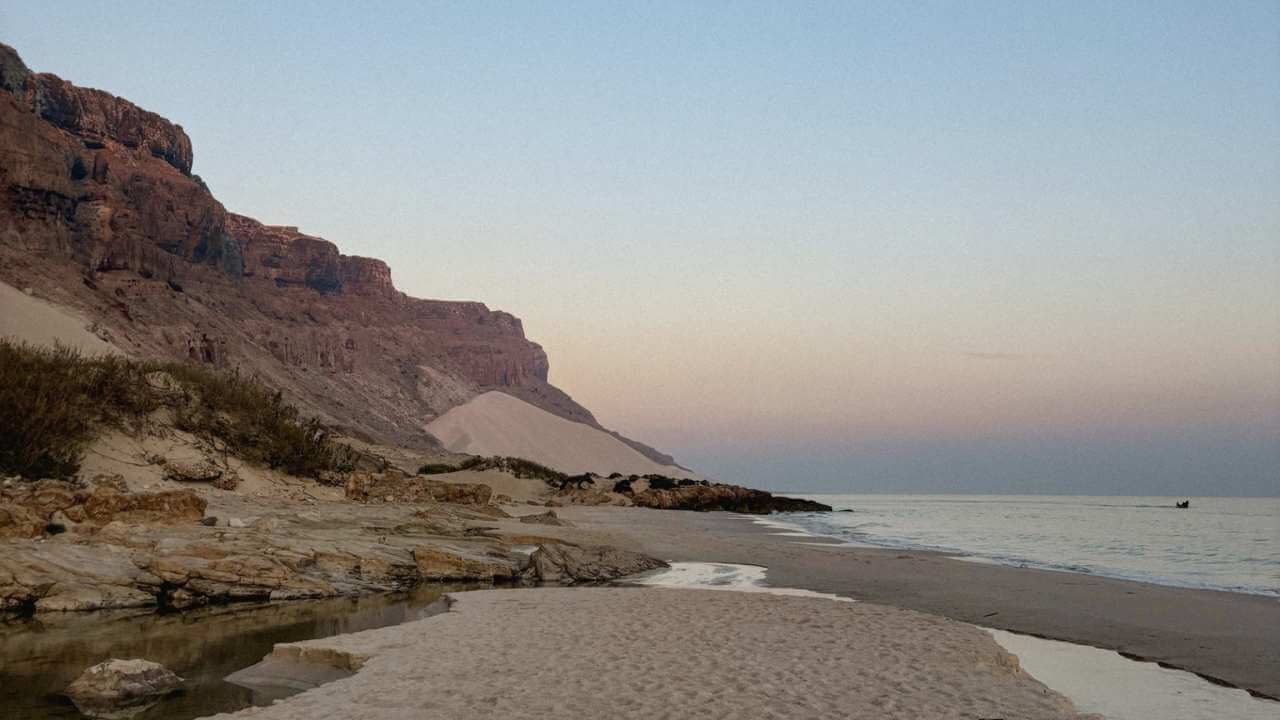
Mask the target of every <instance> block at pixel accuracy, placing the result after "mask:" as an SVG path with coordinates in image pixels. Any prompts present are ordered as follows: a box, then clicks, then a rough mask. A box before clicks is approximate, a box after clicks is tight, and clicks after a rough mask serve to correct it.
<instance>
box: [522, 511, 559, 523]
mask: <svg viewBox="0 0 1280 720" xmlns="http://www.w3.org/2000/svg"><path fill="white" fill-rule="evenodd" d="M520 522H522V523H529V524H530V525H561V526H568V525H569V522H568V521H567V520H561V519H560V518H559V517H558V516H557V515H556V511H555V510H548V511H546V512H544V513H539V514H537V515H525V516H523V517H521V518H520Z"/></svg>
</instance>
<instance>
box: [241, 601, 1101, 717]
mask: <svg viewBox="0 0 1280 720" xmlns="http://www.w3.org/2000/svg"><path fill="white" fill-rule="evenodd" d="M453 597H455V598H456V600H457V604H456V605H455V606H454V607H453V609H452V610H451V611H450V612H448V613H445V614H443V615H439V616H437V617H434V618H429V619H426V620H420V621H418V622H414V623H409V624H406V625H399V626H395V627H389V628H382V629H380V630H370V631H366V632H361V633H355V634H351V635H339V636H337V637H332V638H326V639H323V640H312V641H308V642H304V643H297V644H295V645H294V647H297V646H302V647H306V648H310V649H311V650H309V651H308V652H307V653H306V654H307V655H310V656H311V657H313V658H314V659H316V660H318V661H321V662H333V661H334V660H341V659H346V658H350V659H353V660H356V663H355V664H358V663H359V661H360V660H362V659H363V658H366V657H367V658H368V660H367V662H364V663H363V668H361V669H360V670H359V672H357V673H356V674H355V675H353V676H352V677H349V678H346V679H343V680H338V681H336V682H333V683H330V684H328V685H323V686H321V687H319V688H316V689H313V690H309V691H307V692H305V693H303V694H301V695H296V696H294V697H291V698H289V699H287V700H284V701H282V702H278V703H276V704H275V705H273V706H271V707H264V708H252V709H248V710H244V711H242V712H239V713H236V714H235V715H234V717H243V718H251V717H252V718H271V719H273V720H291V719H294V718H297V719H300V720H301V719H306V720H320V719H321V718H345V719H351V720H362V719H367V720H382V719H386V720H392V719H396V720H399V719H401V718H403V719H404V720H408V719H409V718H423V719H424V720H425V719H427V718H451V719H455V720H462V719H464V718H512V719H518V718H673V719H674V718H778V719H782V718H812V719H814V720H820V719H823V718H832V719H835V718H842V719H843V718H868V719H870V718H875V719H876V720H884V719H888V718H911V719H912V720H915V719H916V718H937V719H943V718H1020V719H1022V720H1032V719H1035V718H1046V719H1047V718H1061V719H1063V720H1065V719H1067V718H1074V717H1077V716H1076V713H1075V712H1074V710H1073V709H1072V707H1071V704H1070V703H1069V701H1067V700H1066V699H1065V698H1063V697H1062V696H1060V695H1058V694H1057V693H1054V692H1053V691H1051V690H1049V689H1048V688H1046V687H1045V686H1044V685H1042V684H1040V683H1039V682H1038V681H1036V680H1035V679H1034V678H1032V677H1030V676H1029V675H1027V674H1025V673H1023V672H1020V671H1019V670H1018V666H1017V659H1016V658H1014V657H1013V656H1012V655H1010V654H1008V653H1006V652H1005V651H1003V650H1001V649H1000V648H999V646H997V645H996V643H995V642H994V641H993V640H992V639H991V637H990V636H989V635H987V634H986V633H985V632H983V631H982V630H980V629H978V628H975V627H973V626H971V625H965V624H963V623H957V622H953V621H950V620H945V619H943V618H939V617H934V616H930V615H922V614H920V613H915V612H911V611H909V610H900V609H897V608H891V607H885V606H882V605H871V604H867V603H838V602H832V601H830V600H825V599H815V598H801V597H779V596H774V595H759V594H751V593H727V592H707V591H705V590H672V589H665V588H663V589H657V588H644V589H640V588H572V589H563V588H543V589H537V590H486V591H479V592H467V593H458V594H455V595H454V596H453ZM288 647H289V646H277V649H276V651H275V652H276V653H282V652H287V650H286V648H288ZM295 654H297V653H295ZM219 717H225V716H219Z"/></svg>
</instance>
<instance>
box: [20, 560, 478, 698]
mask: <svg viewBox="0 0 1280 720" xmlns="http://www.w3.org/2000/svg"><path fill="white" fill-rule="evenodd" d="M480 587H487V586H484V585H422V586H420V587H419V588H417V589H415V590H414V591H412V592H409V593H399V594H392V595H367V596H362V597H353V598H329V599H324V600H295V601H290V602H277V603H236V604H231V605H219V606H214V607H207V608H202V609H198V610H189V611H186V612H180V613H165V614H159V613H155V612H135V611H102V612H89V613H47V614H40V615H36V616H34V617H12V616H10V617H0V708H3V712H0V715H3V716H4V718H5V719H6V720H35V719H36V718H40V719H44V718H82V717H83V716H82V715H81V714H80V713H79V712H78V711H77V710H76V708H75V706H73V705H72V704H71V701H70V700H68V699H67V698H66V697H65V696H64V695H62V691H63V690H65V689H66V687H67V685H70V684H71V681H72V680H75V679H76V677H77V676H79V675H80V673H81V672H83V671H84V669H85V668H87V667H89V666H91V665H95V664H97V663H99V662H102V661H103V660H109V659H111V658H145V659H147V660H153V661H155V662H158V663H161V664H163V665H165V666H166V667H168V668H169V669H171V670H173V671H174V672H176V673H177V674H178V675H180V676H182V677H183V678H184V679H185V681H186V682H184V683H183V688H182V690H181V691H179V692H178V693H177V694H175V695H173V696H171V697H169V698H167V699H165V700H164V701H163V702H161V703H160V704H158V705H156V706H154V707H152V708H150V709H148V710H146V711H145V712H142V713H140V714H138V715H136V716H134V718H135V720H160V719H161V718H164V720H188V719H189V718H195V717H200V716H202V715H211V714H214V713H218V712H227V711H231V710H238V709H240V708H244V707H248V706H250V705H266V704H270V702H271V700H272V697H270V696H264V695H260V694H258V693H255V692H254V691H252V690H249V689H248V688H243V687H239V686H237V685H233V684H231V683H229V682H226V681H225V680H223V678H225V677H226V676H227V675H229V674H231V673H233V672H235V671H236V670H239V669H241V668H244V667H248V666H250V665H253V664H254V663H256V662H258V661H259V660H261V659H262V658H263V656H264V655H266V654H267V653H268V652H270V650H271V647H272V646H273V645H274V644H276V643H281V642H295V641H298V640H308V639H312V638H322V637H329V636H331V635H339V634H342V633H350V632H357V631H360V630H369V629H372V628H379V627H386V626H388V625H397V624H400V623H404V622H409V621H412V620H418V619H421V618H424V617H428V616H429V615H432V614H435V613H436V612H440V611H441V610H442V609H443V608H444V606H443V603H438V602H437V601H439V600H441V599H442V598H443V596H444V594H445V593H449V592H456V591H459V590H475V589H477V588H480ZM433 604H434V605H433Z"/></svg>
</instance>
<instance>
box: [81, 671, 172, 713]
mask: <svg viewBox="0 0 1280 720" xmlns="http://www.w3.org/2000/svg"><path fill="white" fill-rule="evenodd" d="M181 685H182V678H180V677H178V676H177V675H175V674H173V672H172V671H170V670H169V669H168V668H166V667H165V666H163V665H161V664H159V663H154V662H151V661H149V660H137V659H135V660H114V659H113V660H107V661H106V662H102V663H98V664H97V665H94V666H93V667H91V668H89V669H88V670H85V671H84V672H83V673H82V674H81V675H80V677H78V678H76V680H75V682H73V683H71V685H70V686H69V687H68V688H67V696H68V697H70V698H71V702H73V703H75V706H76V709H78V710H79V711H80V712H81V713H83V714H85V715H88V716H89V717H92V718H125V717H129V716H131V715H135V714H137V713H140V712H142V711H143V710H146V709H147V708H149V707H151V706H153V705H155V704H156V703H157V702H158V701H159V700H160V699H161V698H163V697H164V696H165V695H167V694H169V693H171V692H173V691H174V690H177V689H178V688H179V687H181Z"/></svg>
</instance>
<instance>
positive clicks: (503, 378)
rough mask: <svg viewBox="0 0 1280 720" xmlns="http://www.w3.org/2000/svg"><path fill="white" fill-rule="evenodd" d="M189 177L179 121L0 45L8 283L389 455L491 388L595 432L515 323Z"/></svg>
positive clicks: (3, 252)
mask: <svg viewBox="0 0 1280 720" xmlns="http://www.w3.org/2000/svg"><path fill="white" fill-rule="evenodd" d="M191 168H192V148H191V142H190V139H189V138H188V137H187V135H186V133H185V132H183V130H182V128H181V127H180V126H178V125H176V124H173V123H170V122H169V121H167V120H165V119H164V118H161V117H160V116H158V115H156V114H154V113H150V112H147V111H145V110H142V109H141V108H138V107H137V106H136V105H133V104H132V103H130V102H128V101H126V100H123V99H121V98H117V97H114V96H112V95H110V94H109V93H106V92H102V91H100V90H92V89H87V88H80V87H76V86H75V85H72V84H70V83H68V82H66V81H64V80H61V79H59V78H57V77H54V76H52V75H42V74H35V73H32V72H31V71H30V70H28V69H27V68H26V66H25V65H24V64H23V63H22V60H21V59H20V58H19V57H18V55H17V53H16V52H15V51H14V50H13V49H12V48H9V47H7V46H3V45H0V280H2V281H5V282H8V283H10V284H15V285H18V286H20V287H24V288H31V289H32V291H33V292H34V293H35V294H37V295H39V296H41V297H44V298H46V299H49V300H52V301H54V302H57V303H60V304H64V305H69V306H72V307H74V308H75V309H76V310H78V311H80V312H82V313H83V314H85V315H86V316H88V317H89V318H90V319H91V320H92V321H93V324H94V329H95V331H96V332H97V334H98V335H99V336H101V337H102V338H104V339H107V340H109V341H111V342H113V343H115V344H116V345H117V346H119V347H121V348H122V349H124V350H126V351H127V352H129V353H130V354H133V355H136V356H139V357H144V358H154V359H166V360H175V359H176V360H186V361H189V362H192V363H200V364H204V365H210V366H215V367H220V368H228V369H230V368H238V369H240V370H241V371H243V372H246V373H249V374H253V375H257V376H258V377H260V378H262V379H263V380H264V381H265V382H267V383H268V384H270V385H271V386H273V387H276V388H278V389H280V390H281V391H283V392H284V394H285V395H286V396H287V397H288V398H289V400H290V401H291V402H292V403H293V404H295V405H297V406H298V407H299V409H300V410H302V412H303V413H304V414H305V415H310V416H315V417H318V418H320V419H321V420H322V421H324V422H326V423H328V424H330V425H333V426H337V427H339V428H343V429H345V430H346V431H347V432H348V434H351V435H354V436H357V437H367V438H370V439H373V440H377V441H379V442H382V443H384V444H389V445H399V446H404V447H414V448H427V447H430V446H432V445H433V439H432V438H431V437H430V436H429V435H428V434H427V433H426V432H425V431H424V430H423V429H422V427H423V425H424V424H425V423H426V422H428V421H430V420H431V419H433V418H434V417H436V416H438V415H440V414H442V413H443V412H445V411H446V410H448V409H450V408H452V407H454V406H456V405H460V404H462V403H464V402H466V401H467V400H469V399H471V398H473V397H475V396H477V395H479V394H481V393H483V392H486V391H488V390H501V391H503V392H507V393H510V394H512V395H515V396H517V397H519V398H521V399H523V400H525V401H527V402H529V403H531V404H533V405H536V406H538V407H541V408H543V409H545V410H547V411H549V412H552V413H555V414H557V415H559V416H561V417H564V418H567V419H570V420H574V421H578V422H584V423H587V424H590V425H593V426H597V427H598V425H597V424H596V421H595V418H594V417H593V416H592V415H591V413H590V412H588V411H587V410H586V409H585V408H583V407H582V406H580V405H578V404H577V403H575V402H574V401H573V400H572V399H571V398H570V397H569V396H568V395H566V394H565V393H563V392H561V391H560V390H559V389H557V388H555V387H554V386H552V385H551V384H549V383H548V381H547V377H548V367H549V366H548V361H547V356H546V353H545V352H543V349H542V348H541V347H540V346H539V345H538V344H537V343H534V342H531V341H530V340H528V339H527V338H526V337H525V335H524V328H523V326H522V324H521V322H520V320H519V319H518V318H516V317H514V316H512V315H510V314H508V313H505V312H500V311H495V310H490V309H489V308H488V307H486V306H485V305H483V304H481V303H476V302H446V301H436V300H419V299H416V298H411V297H408V296H406V295H404V294H403V293H401V292H399V291H398V290H396V288H395V286H394V285H393V284H392V280H391V270H390V268H388V267H387V265H386V263H384V262H382V261H380V260H376V259H371V258H361V257H352V256H347V255H343V254H342V253H340V252H339V250H338V248H337V246H336V245H334V244H333V243H332V242H329V241H328V240H325V239H323V238H319V237H316V236H314V235H309V234H307V233H304V232H301V231H300V230H299V229H298V228H296V227H292V226H280V225H265V224H263V223H260V222H258V221H256V220H253V219H251V218H247V217H244V216H242V215H236V214H234V213H230V212H228V211H227V210H226V209H225V208H223V206H222V205H221V204H220V203H219V202H218V201H217V200H216V199H215V198H214V197H213V195H212V194H211V193H210V191H209V189H208V188H207V187H206V186H205V184H204V182H203V181H201V179H200V178H199V177H198V176H195V175H192V174H191ZM649 450H650V451H651V449H649Z"/></svg>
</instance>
